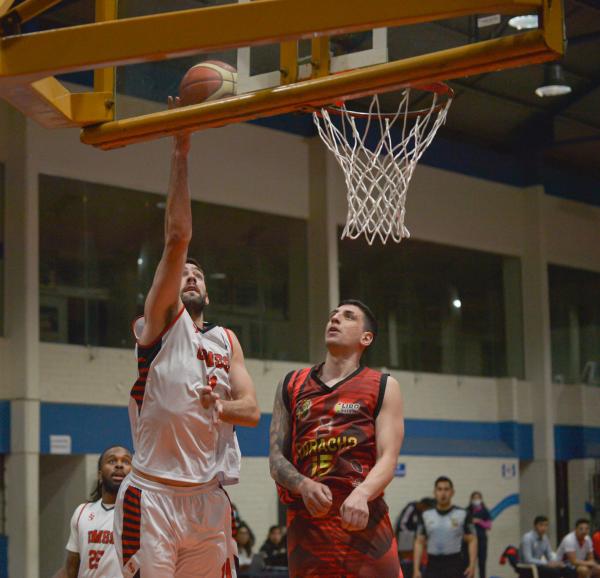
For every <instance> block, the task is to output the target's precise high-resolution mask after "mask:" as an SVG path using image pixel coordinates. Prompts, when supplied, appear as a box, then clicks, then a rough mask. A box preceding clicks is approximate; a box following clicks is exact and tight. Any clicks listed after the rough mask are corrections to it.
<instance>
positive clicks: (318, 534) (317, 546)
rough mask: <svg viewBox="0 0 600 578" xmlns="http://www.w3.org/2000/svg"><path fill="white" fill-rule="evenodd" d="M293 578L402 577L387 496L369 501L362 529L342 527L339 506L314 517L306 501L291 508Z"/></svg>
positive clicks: (289, 513)
mask: <svg viewBox="0 0 600 578" xmlns="http://www.w3.org/2000/svg"><path fill="white" fill-rule="evenodd" d="M287 526H288V528H287V547H288V564H289V573H290V578H305V577H313V578H315V577H317V578H325V577H327V578H334V577H335V578H402V571H401V569H400V562H399V560H398V549H397V546H396V539H395V537H394V532H393V530H392V524H391V522H390V518H389V515H388V508H387V506H386V504H385V502H384V500H383V498H377V499H375V500H373V501H372V502H369V524H368V525H367V527H366V528H365V529H364V530H362V531H361V532H348V531H346V530H344V529H343V528H342V522H341V518H340V515H339V506H337V507H336V506H335V505H334V506H332V513H331V514H330V515H327V517H325V518H313V517H312V516H311V515H310V514H309V513H308V511H307V510H306V508H304V506H303V505H297V504H294V505H292V506H290V507H289V508H288V517H287Z"/></svg>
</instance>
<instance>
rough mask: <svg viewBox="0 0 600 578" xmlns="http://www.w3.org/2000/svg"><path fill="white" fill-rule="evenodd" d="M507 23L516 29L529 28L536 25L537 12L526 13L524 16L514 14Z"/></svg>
mask: <svg viewBox="0 0 600 578" xmlns="http://www.w3.org/2000/svg"><path fill="white" fill-rule="evenodd" d="M508 24H509V25H510V26H512V27H513V28H516V29H517V30H529V29H530V28H537V27H538V17H537V14H526V15H525V16H515V17H514V18H511V19H510V20H509V21H508Z"/></svg>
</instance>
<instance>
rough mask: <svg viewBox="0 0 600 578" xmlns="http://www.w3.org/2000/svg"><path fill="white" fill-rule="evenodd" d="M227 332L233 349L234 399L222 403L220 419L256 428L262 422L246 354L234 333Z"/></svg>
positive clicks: (231, 379) (232, 381) (231, 377)
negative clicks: (247, 366)
mask: <svg viewBox="0 0 600 578" xmlns="http://www.w3.org/2000/svg"><path fill="white" fill-rule="evenodd" d="M227 332H228V334H229V337H230V338H231V346H232V348H233V354H232V357H231V369H230V371H229V382H230V384H231V396H232V398H233V399H231V400H222V401H221V406H222V409H221V412H220V418H221V419H222V420H223V421H226V422H227V423H232V424H234V425H243V426H250V427H255V426H256V425H258V422H259V420H260V410H259V408H258V403H257V401H256V390H255V388H254V383H253V382H252V378H251V377H250V374H249V373H248V370H247V369H246V363H245V361H244V352H243V351H242V346H241V345H240V342H239V341H238V338H237V337H236V335H235V333H233V332H232V331H230V330H227Z"/></svg>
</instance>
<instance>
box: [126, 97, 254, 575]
mask: <svg viewBox="0 0 600 578" xmlns="http://www.w3.org/2000/svg"><path fill="white" fill-rule="evenodd" d="M170 105H171V106H177V105H178V102H177V101H175V102H173V101H172V100H171V99H170ZM189 150H190V136H189V134H179V135H177V136H176V137H175V138H174V149H173V154H172V158H171V179H170V183H169V192H168V195H167V206H166V214H165V246H164V251H163V254H162V257H161V260H160V262H159V264H158V268H157V270H156V274H155V277H154V281H153V283H152V287H151V289H150V291H149V293H148V295H147V297H146V303H145V306H144V316H143V317H142V318H140V319H138V320H137V321H136V322H135V324H134V333H135V337H136V339H137V347H136V356H137V361H138V378H137V381H136V382H135V384H134V386H133V388H132V390H131V397H130V400H129V418H130V422H131V432H132V437H133V443H134V449H135V455H134V458H133V465H132V472H131V474H130V475H129V476H128V477H127V479H126V480H125V481H124V483H123V485H122V487H121V490H120V492H119V496H118V499H117V506H116V515H115V540H116V547H117V551H118V553H119V557H120V560H121V562H122V570H123V576H124V577H125V578H129V577H133V576H140V575H141V576H143V577H144V578H173V577H177V578H187V577H194V578H202V577H206V578H215V577H229V576H235V563H234V552H235V543H234V541H233V538H232V529H231V506H230V503H229V499H228V497H227V494H226V493H225V492H224V490H223V488H222V485H225V484H234V483H237V481H238V478H239V470H240V462H241V455H240V449H239V445H238V442H237V438H236V434H235V430H234V426H235V425H244V426H255V425H256V424H257V423H258V420H259V418H260V413H259V410H258V406H257V403H256V393H255V391H254V385H253V383H252V379H251V378H250V376H249V374H248V372H247V370H246V366H245V363H244V355H243V353H242V348H241V347H240V344H239V342H238V340H237V338H236V336H235V335H234V334H233V333H232V332H231V331H229V330H227V329H225V328H223V327H219V326H218V325H214V324H210V323H206V322H205V320H204V308H205V306H206V305H208V295H207V291H206V285H205V280H204V272H203V271H202V269H201V268H200V266H199V265H198V263H197V262H195V261H194V260H192V259H188V257H187V252H188V245H189V243H190V240H191V237H192V212H191V204H190V203H191V201H190V192H189V188H188V182H187V172H188V171H187V167H188V165H187V157H188V153H189Z"/></svg>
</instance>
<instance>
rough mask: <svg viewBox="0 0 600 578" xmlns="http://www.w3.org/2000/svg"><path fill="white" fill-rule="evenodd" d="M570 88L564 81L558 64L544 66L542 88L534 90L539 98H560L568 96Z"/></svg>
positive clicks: (552, 63)
mask: <svg viewBox="0 0 600 578" xmlns="http://www.w3.org/2000/svg"><path fill="white" fill-rule="evenodd" d="M569 92H571V87H570V86H569V85H568V84H567V83H566V81H565V75H564V74H563V69H562V66H561V65H560V64H559V63H558V62H551V63H550V64H544V82H543V84H542V86H540V87H539V88H536V89H535V93H536V94H537V95H538V96H539V97H542V98H543V97H545V96H561V95H562V94H569Z"/></svg>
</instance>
